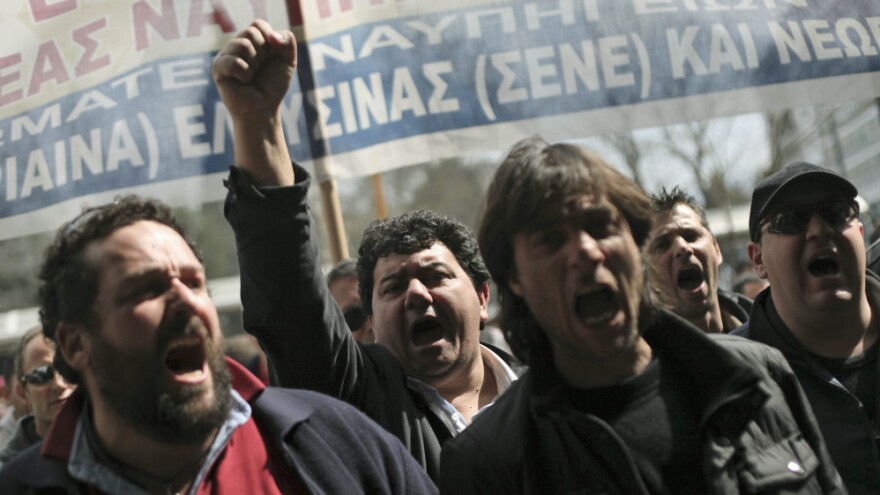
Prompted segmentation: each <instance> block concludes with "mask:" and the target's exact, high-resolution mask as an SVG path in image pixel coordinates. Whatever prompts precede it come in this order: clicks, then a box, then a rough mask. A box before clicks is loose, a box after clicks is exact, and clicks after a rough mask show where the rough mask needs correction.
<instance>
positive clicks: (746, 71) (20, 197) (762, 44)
mask: <svg viewBox="0 0 880 495" xmlns="http://www.w3.org/2000/svg"><path fill="white" fill-rule="evenodd" d="M5 1H8V0H5ZM289 3H290V4H291V6H292V7H291V11H289V12H288V11H287V10H285V5H284V4H283V3H281V2H280V1H278V0H276V1H270V0H249V1H245V2H231V1H226V2H223V1H220V0H214V1H208V0H189V1H172V0H141V1H130V0H128V1H113V2H110V1H101V0H27V1H24V0H19V1H12V2H11V4H10V5H13V6H12V7H10V6H8V5H7V4H4V7H3V9H4V11H3V12H2V18H0V19H2V22H3V24H4V26H3V27H5V28H7V29H15V30H17V31H15V32H17V33H20V35H16V36H14V37H13V38H12V39H14V40H15V41H14V42H12V43H11V44H7V45H5V46H4V47H3V48H2V49H0V50H3V51H0V237H9V236H13V235H22V234H24V233H28V232H34V231H37V230H43V229H47V228H52V227H53V226H55V225H57V223H58V222H59V221H60V220H62V219H63V218H67V217H69V210H70V208H71V207H73V206H75V205H78V204H80V203H81V202H83V201H86V200H88V201H99V200H106V199H108V198H110V197H112V196H113V195H115V194H118V193H119V192H120V191H122V190H125V191H137V192H142V193H145V194H150V195H153V196H158V197H160V198H163V199H165V200H167V201H169V202H171V203H174V204H179V203H181V202H185V201H188V202H191V201H199V200H211V199H218V198H220V197H221V196H222V195H223V194H224V192H225V191H223V189H222V188H221V187H219V182H220V177H221V176H222V175H223V173H224V171H225V169H226V167H227V166H228V165H229V164H230V162H231V159H232V158H231V157H232V155H231V152H230V147H231V140H230V133H229V127H228V125H229V124H228V120H227V118H226V114H225V110H224V109H223V107H222V105H221V104H219V103H218V100H217V94H216V90H215V89H214V88H213V85H212V84H211V83H210V59H211V53H212V51H214V50H216V49H217V48H218V47H219V46H221V45H222V43H223V41H224V40H226V39H228V37H229V36H231V35H232V34H233V33H234V32H235V31H237V30H239V29H241V28H242V27H244V26H245V25H246V24H247V22H249V21H250V19H251V18H253V17H263V18H266V19H269V20H270V22H272V23H273V24H274V25H276V26H280V25H283V24H284V23H285V22H286V20H287V19H288V18H290V19H294V21H295V22H296V23H297V24H300V23H301V26H300V27H298V28H297V29H296V31H295V32H296V33H297V35H298V37H299V41H300V47H299V48H300V50H299V54H300V62H299V68H298V76H297V81H296V83H295V85H294V87H293V88H291V91H290V93H289V94H288V96H287V98H286V100H285V103H284V108H283V112H282V113H283V119H284V125H285V130H286V134H287V137H288V144H289V145H290V149H291V153H292V156H293V157H294V159H295V160H297V161H299V162H301V163H303V164H305V165H306V166H308V167H310V168H312V170H314V172H315V176H316V178H317V179H318V180H319V181H329V180H333V179H344V178H350V177H358V176H365V175H371V174H376V173H381V172H383V171H387V170H391V169H394V168H397V167H402V166H407V165H411V164H417V163H421V162H425V161H428V160H434V159H439V158H445V157H450V156H460V155H467V154H471V153H478V152H484V151H490V150H499V149H505V148H507V147H508V146H509V145H510V144H511V143H513V142H514V141H516V140H517V139H520V138H522V137H525V136H529V135H534V134H542V135H544V136H545V137H547V138H548V139H550V140H560V139H573V138H578V137H585V136H589V135H594V134H599V133H606V132H617V131H622V130H627V129H635V128H641V127H651V126H658V125H665V124H672V123H677V122H684V121H690V120H698V119H706V118H711V117H719V116H729V115H734V114H737V113H745V112H757V111H769V110H776V109H780V108H786V107H795V106H802V105H814V104H817V103H821V102H825V103H834V102H839V101H843V100H848V99H867V98H872V97H876V96H878V94H880V3H878V2H863V1H855V0H838V1H835V0H547V1H539V2H538V1H534V2H530V1H521V0H508V1H498V0H495V1H488V0H484V1H475V0H467V1H463V0H447V1H444V2H436V1H433V2H429V1H426V0H303V1H300V2H289ZM16 6H17V7H18V9H17V10H16ZM288 15H289V17H288ZM59 216H60V217H61V218H58V217H59ZM56 219H57V221H56Z"/></svg>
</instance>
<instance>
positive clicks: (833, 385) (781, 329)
mask: <svg viewBox="0 0 880 495" xmlns="http://www.w3.org/2000/svg"><path fill="white" fill-rule="evenodd" d="M865 282H866V283H865V288H866V290H867V293H868V300H869V301H871V305H872V307H874V308H877V307H880V277H878V276H877V275H875V274H873V273H871V272H868V274H867V277H866V281H865ZM771 290H772V288H770V289H765V290H764V291H762V292H761V293H760V294H758V297H757V298H755V305H754V307H753V309H752V314H751V318H750V319H749V323H747V324H746V325H743V326H742V327H740V328H738V329H736V330H735V331H734V334H735V335H741V336H743V337H746V338H749V339H752V340H756V341H758V342H762V343H764V344H767V345H770V346H773V347H775V348H777V349H779V350H780V351H782V354H783V355H784V356H785V358H786V359H787V360H788V362H789V364H790V365H791V368H792V369H793V370H794V372H795V374H796V375H797V377H798V380H799V381H800V383H801V386H802V387H803V389H804V392H805V393H806V395H807V398H808V399H809V400H810V404H811V405H812V407H813V412H814V413H815V414H816V419H817V420H818V421H819V428H821V429H822V433H823V434H824V436H825V441H826V443H827V444H828V451H829V452H830V453H831V457H832V458H833V459H834V462H835V464H837V468H838V470H839V471H840V475H841V477H842V478H843V481H844V483H845V484H846V486H847V488H848V489H849V491H850V493H852V494H869V493H870V494H878V493H880V449H878V445H877V434H876V433H875V431H874V428H873V427H872V426H871V421H872V420H874V421H880V418H869V417H868V415H867V414H865V411H864V409H863V407H862V404H861V402H860V401H859V399H857V398H856V396H855V395H853V394H851V393H850V392H849V391H847V390H846V389H845V388H844V387H843V385H841V384H840V382H838V381H837V380H836V379H834V377H833V376H831V373H829V372H828V370H827V369H825V368H824V367H823V366H822V365H821V364H820V363H819V362H818V361H817V360H816V359H814V358H813V357H812V356H811V355H810V353H809V352H807V351H806V349H804V348H803V347H802V346H801V345H800V344H799V343H798V342H797V340H795V338H794V336H793V335H792V334H791V332H790V331H789V329H788V328H787V327H786V326H785V323H783V322H782V319H781V318H780V317H779V314H778V313H777V312H776V309H775V307H773V302H772V300H771ZM878 368H880V366H878ZM878 373H880V369H878ZM877 397H878V399H880V391H878V395H877Z"/></svg>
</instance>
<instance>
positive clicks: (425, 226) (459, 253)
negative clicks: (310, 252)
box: [357, 210, 489, 315]
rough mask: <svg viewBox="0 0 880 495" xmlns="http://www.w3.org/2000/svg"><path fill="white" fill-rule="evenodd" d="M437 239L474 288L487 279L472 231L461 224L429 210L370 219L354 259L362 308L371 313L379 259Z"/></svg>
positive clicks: (487, 273) (417, 249) (402, 252)
mask: <svg viewBox="0 0 880 495" xmlns="http://www.w3.org/2000/svg"><path fill="white" fill-rule="evenodd" d="M437 242H440V243H442V244H443V245H444V246H446V247H447V248H448V249H449V250H450V251H451V252H452V254H453V255H454V256H455V259H456V260H457V261H458V264H459V265H461V267H462V269H464V271H465V273H467V274H468V277H470V279H471V282H473V284H474V288H475V289H477V290H478V289H479V287H480V286H482V285H483V284H484V283H486V282H487V281H488V280H489V272H488V271H487V270H486V265H484V264H483V259H482V258H481V257H480V252H479V250H478V249H477V243H476V241H474V234H473V232H471V230H470V229H469V228H467V226H466V225H465V224H463V223H461V222H459V221H458V220H456V219H454V218H451V217H447V216H444V215H441V214H439V213H436V212H433V211H430V210H415V211H410V212H407V213H404V214H402V215H397V216H394V217H389V218H385V219H382V220H374V221H373V222H372V223H371V224H370V226H369V227H367V230H366V231H364V237H363V239H362V240H361V246H360V248H358V262H357V263H358V275H359V280H358V283H359V290H360V294H361V304H362V305H363V307H364V311H366V312H367V314H368V315H370V314H373V284H374V282H375V281H374V280H373V270H374V269H375V268H376V262H378V261H379V258H382V257H385V256H388V255H390V254H412V253H415V252H418V251H421V250H423V249H428V248H430V247H431V246H433V245H434V243H437Z"/></svg>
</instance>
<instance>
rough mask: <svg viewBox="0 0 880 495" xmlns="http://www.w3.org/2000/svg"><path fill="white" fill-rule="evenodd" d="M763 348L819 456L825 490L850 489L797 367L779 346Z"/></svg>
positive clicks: (772, 375)
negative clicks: (834, 457) (831, 452)
mask: <svg viewBox="0 0 880 495" xmlns="http://www.w3.org/2000/svg"><path fill="white" fill-rule="evenodd" d="M762 348H763V349H764V350H765V352H766V353H767V370H768V372H769V373H770V375H771V378H773V380H774V381H776V383H777V384H778V385H779V388H781V389H782V393H783V394H784V395H785V401H786V402H787V403H788V406H789V409H791V414H792V416H793V417H794V419H795V421H796V422H797V425H798V427H799V428H800V430H801V433H803V435H804V439H805V440H806V441H807V443H809V444H810V447H811V448H812V449H813V451H814V452H815V453H816V455H817V456H818V457H819V462H820V466H819V469H818V470H817V472H816V475H817V477H818V480H819V483H820V484H821V485H822V488H823V491H824V492H825V493H834V494H845V493H847V491H846V488H844V485H843V480H842V479H841V478H840V474H838V472H837V468H836V467H835V466H834V461H833V460H831V455H830V454H829V453H828V448H827V447H826V446H825V439H824V438H823V437H822V431H821V430H820V429H819V424H818V423H817V422H816V416H815V415H814V414H813V408H812V407H811V406H810V403H809V401H808V400H807V396H806V394H804V391H803V389H802V388H801V385H800V382H798V380H797V377H796V376H795V374H794V371H792V369H791V366H790V365H789V364H788V361H786V359H785V357H784V356H783V355H782V353H781V352H779V350H778V349H775V348H773V347H769V346H762Z"/></svg>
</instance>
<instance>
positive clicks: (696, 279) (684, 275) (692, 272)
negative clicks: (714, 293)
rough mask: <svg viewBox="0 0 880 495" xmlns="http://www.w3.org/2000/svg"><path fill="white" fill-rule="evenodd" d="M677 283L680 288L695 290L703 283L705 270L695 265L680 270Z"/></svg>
mask: <svg viewBox="0 0 880 495" xmlns="http://www.w3.org/2000/svg"><path fill="white" fill-rule="evenodd" d="M675 283H676V285H678V288H679V289H684V290H694V289H696V288H697V287H699V286H700V285H701V284H702V283H703V272H702V270H700V269H699V268H697V267H695V266H691V267H688V268H685V269H684V270H682V271H680V272H678V278H677V279H676V281H675Z"/></svg>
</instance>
